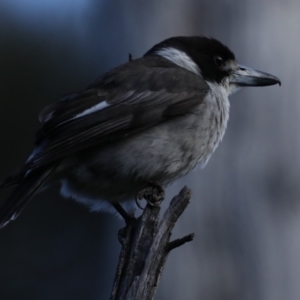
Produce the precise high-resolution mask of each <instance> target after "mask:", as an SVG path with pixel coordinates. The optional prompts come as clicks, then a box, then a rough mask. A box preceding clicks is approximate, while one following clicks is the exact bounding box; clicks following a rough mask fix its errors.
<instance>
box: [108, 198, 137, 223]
mask: <svg viewBox="0 0 300 300" xmlns="http://www.w3.org/2000/svg"><path fill="white" fill-rule="evenodd" d="M113 207H114V208H115V209H116V211H117V212H118V213H119V214H120V215H121V217H122V218H123V219H124V220H125V222H126V225H131V224H132V223H134V222H135V221H136V218H135V217H134V215H133V214H130V213H128V212H127V211H126V210H125V209H124V208H123V207H122V205H121V204H119V203H114V204H113Z"/></svg>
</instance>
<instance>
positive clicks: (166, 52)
mask: <svg viewBox="0 0 300 300" xmlns="http://www.w3.org/2000/svg"><path fill="white" fill-rule="evenodd" d="M156 54H158V55H160V56H163V57H164V58H166V59H168V60H170V61H172V62H173V63H174V64H176V65H178V66H180V67H182V68H185V69H187V70H189V71H191V72H193V73H195V74H197V75H201V70H200V68H199V66H198V65H197V64H196V63H195V62H194V61H193V60H192V59H191V58H190V57H189V56H188V55H187V54H186V53H185V52H183V51H180V50H178V49H176V48H163V49H160V50H158V51H157V52H156Z"/></svg>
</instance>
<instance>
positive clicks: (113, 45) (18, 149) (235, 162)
mask: <svg viewBox="0 0 300 300" xmlns="http://www.w3.org/2000/svg"><path fill="white" fill-rule="evenodd" d="M299 28H300V3H299V1H297V0H285V1H279V0H265V1H253V0H244V1H239V0H215V1H199V0H160V1H159V0H153V1H138V0H135V1H133V0H131V1H130V0H129V1H124V0H119V1H112V0H102V1H95V0H94V1H93V0H85V1H84V0H72V1H70V0H68V1H67V0H64V1H61V0H43V1H41V0H36V1H34V0H27V1H25V0H1V1H0V93H1V94H0V95H1V96H0V99H1V100H0V143H1V147H0V166H1V168H0V176H1V178H2V177H4V176H6V175H7V174H9V173H10V172H12V171H14V170H15V169H16V168H17V167H18V166H20V165H21V164H22V163H23V161H24V160H25V159H26V157H27V155H28V154H29V153H30V151H31V150H32V141H33V133H34V132H35V130H37V129H38V128H39V124H38V120H37V115H38V113H39V111H40V110H41V109H42V108H43V107H44V106H45V105H47V104H50V103H52V102H54V101H56V100H57V99H58V98H59V96H60V95H62V94H65V93H68V92H73V91H77V90H81V89H83V88H85V87H86V86H87V85H88V84H89V83H90V82H91V81H93V80H94V79H95V78H96V77H98V76H99V75H100V74H101V73H103V72H105V71H107V70H109V69H110V68H112V67H114V66H117V65H119V64H120V63H123V62H125V61H126V60H128V53H129V52H130V53H132V55H133V57H134V58H135V57H139V56H141V55H143V53H145V52H146V51H147V49H148V48H150V47H151V46H152V45H153V44H155V43H157V42H159V41H161V40H162V39H165V38H167V37H170V36H174V35H193V34H198V35H207V36H213V37H215V38H218V39H220V40H221V41H223V42H224V43H225V44H226V45H228V46H229V47H230V48H232V49H233V50H234V52H235V54H236V56H237V58H238V60H239V61H240V62H241V63H242V64H244V65H248V66H250V67H253V68H256V69H260V70H262V71H266V72H268V73H271V74H274V75H277V76H279V77H280V78H281V80H282V83H283V85H282V87H280V88H279V87H278V86H274V87H267V88H248V89H244V90H242V91H240V92H238V93H236V94H234V95H233V96H232V97H231V116H230V121H229V125H228V130H227V133H226V135H225V138H224V141H223V142H222V144H221V145H220V146H219V148H218V150H217V151H216V153H215V154H214V155H213V157H212V158H211V160H210V162H209V163H208V165H207V167H206V168H205V169H204V170H203V171H201V170H196V171H194V172H192V173H191V174H189V175H188V176H187V177H186V178H184V179H182V180H180V181H178V182H176V183H175V184H174V185H173V186H171V187H170V188H168V190H167V195H168V199H169V198H170V197H171V196H172V195H174V194H175V193H176V192H178V190H179V189H180V188H181V187H182V186H183V185H185V184H186V185H188V186H189V187H191V188H192V189H193V198H192V202H191V204H190V206H189V207H188V209H187V211H186V212H185V214H184V216H183V217H182V218H181V220H180V222H179V223H178V224H177V227H176V232H175V234H174V237H176V236H180V235H183V234H187V233H190V232H195V234H196V238H195V241H194V242H193V243H190V244H187V245H185V246H183V247H182V248H180V249H177V250H175V251H174V252H172V254H171V255H170V257H169V259H168V262H167V265H166V269H165V271H164V273H163V277H162V281H161V284H160V287H159V291H158V295H157V297H156V299H159V300H162V299H174V300H182V299H186V300H195V299H201V300H229V299H230V300H248V299H249V300H250V299H251V300H253V299H256V300H260V299H261V300H282V299H289V300H299V298H300V284H299V281H300V279H299V278H300V234H299V233H300V205H299V204H300V198H299V194H300V184H299V175H300V166H299V162H300V134H299V125H300V124H299V123H300V101H299V96H298V95H299V92H300V84H299V77H300V68H299V46H300V35H299ZM8 193H9V191H3V192H2V191H1V194H0V199H4V198H5V197H6V196H7V195H8ZM122 225H123V223H122V222H121V221H120V220H118V219H117V218H115V217H113V216H110V215H107V214H96V213H93V214H91V213H89V212H88V211H87V210H86V209H85V208H83V207H82V206H80V205H78V204H76V203H73V202H71V201H63V200H62V199H61V198H60V197H59V196H58V191H57V190H53V191H48V192H46V193H43V194H40V195H38V196H37V197H35V198H34V199H33V201H31V202H30V204H29V205H28V206H27V207H26V209H25V210H24V212H23V214H22V215H21V216H20V218H18V219H17V220H16V221H15V222H12V223H11V224H9V226H7V227H5V228H4V229H3V230H1V231H0V299H1V300H8V299H9V300H10V299H12V300H19V299H20V300H27V299H28V300H35V299H37V300H40V299H43V300H48V299H49V300H50V299H51V300H52V299H55V300H62V299H72V300H77V299H78V300H80V299H85V300H99V299H108V298H109V295H110V291H111V286H112V281H113V277H114V272H115V268H116V265H117V260H118V253H119V249H120V246H119V244H118V242H117V230H118V229H119V228H120V227H121V226H122Z"/></svg>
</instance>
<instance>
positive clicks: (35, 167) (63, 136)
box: [0, 36, 280, 227]
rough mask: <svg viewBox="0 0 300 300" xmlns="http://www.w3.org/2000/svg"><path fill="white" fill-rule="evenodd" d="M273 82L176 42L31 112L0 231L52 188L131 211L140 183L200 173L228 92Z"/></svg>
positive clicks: (229, 57)
mask: <svg viewBox="0 0 300 300" xmlns="http://www.w3.org/2000/svg"><path fill="white" fill-rule="evenodd" d="M277 83H278V84H280V80H279V79H278V78H277V77H275V76H272V75H269V74H266V73H263V72H259V71H254V70H252V69H250V68H247V67H244V66H241V65H239V64H238V63H237V61H236V59H235V56H234V54H233V53H232V52H231V51H230V50H229V49H228V48H227V47H226V46H224V45H223V44H222V43H221V42H219V41H217V40H215V39H212V38H206V37H199V36H191V37H181V36H180V37H173V38H169V39H167V40H165V41H163V42H161V43H159V44H157V45H155V46H154V47H153V48H151V49H150V50H149V51H148V52H147V53H146V54H145V55H144V56H143V57H142V58H138V59H135V60H131V61H129V62H127V63H125V64H123V65H121V66H119V67H117V68H115V69H112V70H111V71H109V72H107V73H106V74H104V75H103V76H101V77H100V78H99V79H97V80H96V81H95V82H93V83H92V84H91V85H89V86H88V87H87V89H85V90H84V91H82V92H78V93H73V94H69V95H67V96H64V97H62V99H61V101H59V102H57V103H55V104H53V105H50V106H48V107H46V108H45V109H44V110H43V111H42V112H41V113H40V116H39V120H40V122H41V123H42V128H41V129H40V130H39V131H38V132H37V135H36V140H35V149H34V151H33V152H32V154H31V155H30V156H29V158H28V160H27V161H26V163H25V164H24V165H23V167H21V168H20V169H19V170H18V171H17V172H15V173H14V174H12V175H11V176H9V177H8V178H6V179H5V180H4V181H2V182H1V183H0V187H7V186H10V185H17V187H16V188H15V190H14V191H13V193H12V195H11V196H10V197H9V198H8V199H7V200H6V201H5V202H4V203H3V204H2V206H1V207H0V226H1V227H3V226H5V225H6V224H7V223H8V222H9V221H10V220H14V219H15V218H16V217H17V216H18V215H19V214H20V212H21V210H22V209H23V208H24V206H25V205H26V204H27V203H28V201H29V200H30V198H31V197H32V196H33V195H34V194H35V193H36V192H37V191H38V190H43V189H45V188H47V187H49V186H51V185H52V184H54V183H57V182H59V183H60V184H61V189H60V193H61V195H62V196H64V197H67V198H72V199H74V200H75V201H78V202H81V203H84V204H86V205H87V206H88V207H90V209H91V210H96V211H97V210H103V209H104V210H114V208H113V204H116V203H118V204H121V205H125V204H126V203H127V202H129V203H133V204H134V201H132V200H133V199H134V197H135V195H136V193H137V192H138V191H139V190H141V189H143V188H144V187H145V186H146V185H147V184H148V182H150V181H155V182H159V183H160V184H162V185H164V186H165V185H168V184H169V183H171V182H173V181H174V180H176V179H177V178H179V177H181V176H184V175H186V174H187V173H188V172H189V171H191V170H192V169H193V168H195V167H196V166H197V165H198V164H200V165H201V166H202V167H203V166H205V164H206V163H207V161H208V160H209V158H210V156H211V154H212V153H213V152H214V150H215V149H216V147H217V146H218V144H219V142H220V141H221V140H222V138H223V135H224V132H225V129H226V126H227V121H228V117H229V101H228V96H229V95H230V94H232V93H233V92H234V91H236V90H237V89H238V88H239V87H241V86H267V85H274V84H277Z"/></svg>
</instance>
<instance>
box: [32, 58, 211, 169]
mask: <svg viewBox="0 0 300 300" xmlns="http://www.w3.org/2000/svg"><path fill="white" fill-rule="evenodd" d="M207 91H208V85H207V84H206V82H205V81H204V80H203V79H202V77H201V76H199V75H196V74H194V73H192V72H190V71H188V70H186V69H184V68H181V67H178V66H177V65H174V64H173V63H171V62H168V61H167V60H166V59H164V58H156V59H153V57H152V58H151V60H149V58H142V59H139V60H135V61H132V62H129V63H127V64H125V65H123V66H121V67H119V68H116V69H114V70H112V71H110V72H109V73H107V74H106V75H104V76H102V77H101V78H100V79H98V80H97V81H96V82H95V83H94V84H93V85H91V86H89V87H88V89H87V90H85V91H83V92H82V93H76V94H72V97H69V98H68V97H64V100H63V101H60V102H58V103H56V104H54V105H53V106H51V107H50V108H48V109H47V108H46V109H45V110H44V111H43V112H42V113H41V119H42V121H44V125H43V127H42V129H41V130H40V131H39V132H38V134H37V137H36V145H37V146H38V148H39V151H36V153H35V155H33V156H32V158H31V159H30V160H29V161H28V162H27V168H28V169H35V168H39V167H41V166H43V165H46V164H49V163H51V162H54V161H56V160H59V159H62V158H63V157H65V156H67V155H70V154H73V153H75V152H77V151H81V150H84V149H86V148H88V147H92V146H94V145H97V144H101V143H107V142H111V141H114V140H116V139H120V138H125V137H128V136H129V135H132V134H135V133H137V132H141V131H143V130H145V129H147V128H149V127H151V126H154V125H156V124H159V123H160V122H164V121H167V120H168V119H170V118H173V117H176V116H178V115H182V114H185V113H187V112H189V111H191V110H192V109H193V108H194V107H195V106H197V105H199V104H201V102H202V101H203V98H204V96H205V95H206V93H207ZM104 101H105V105H103V108H102V109H97V110H95V111H94V110H92V109H91V110H90V113H88V112H89V109H90V108H91V107H93V106H95V105H98V107H102V106H101V105H100V104H101V103H102V102H104ZM84 111H87V113H86V114H83V113H82V112H84ZM78 115H79V117H76V116H78Z"/></svg>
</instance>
